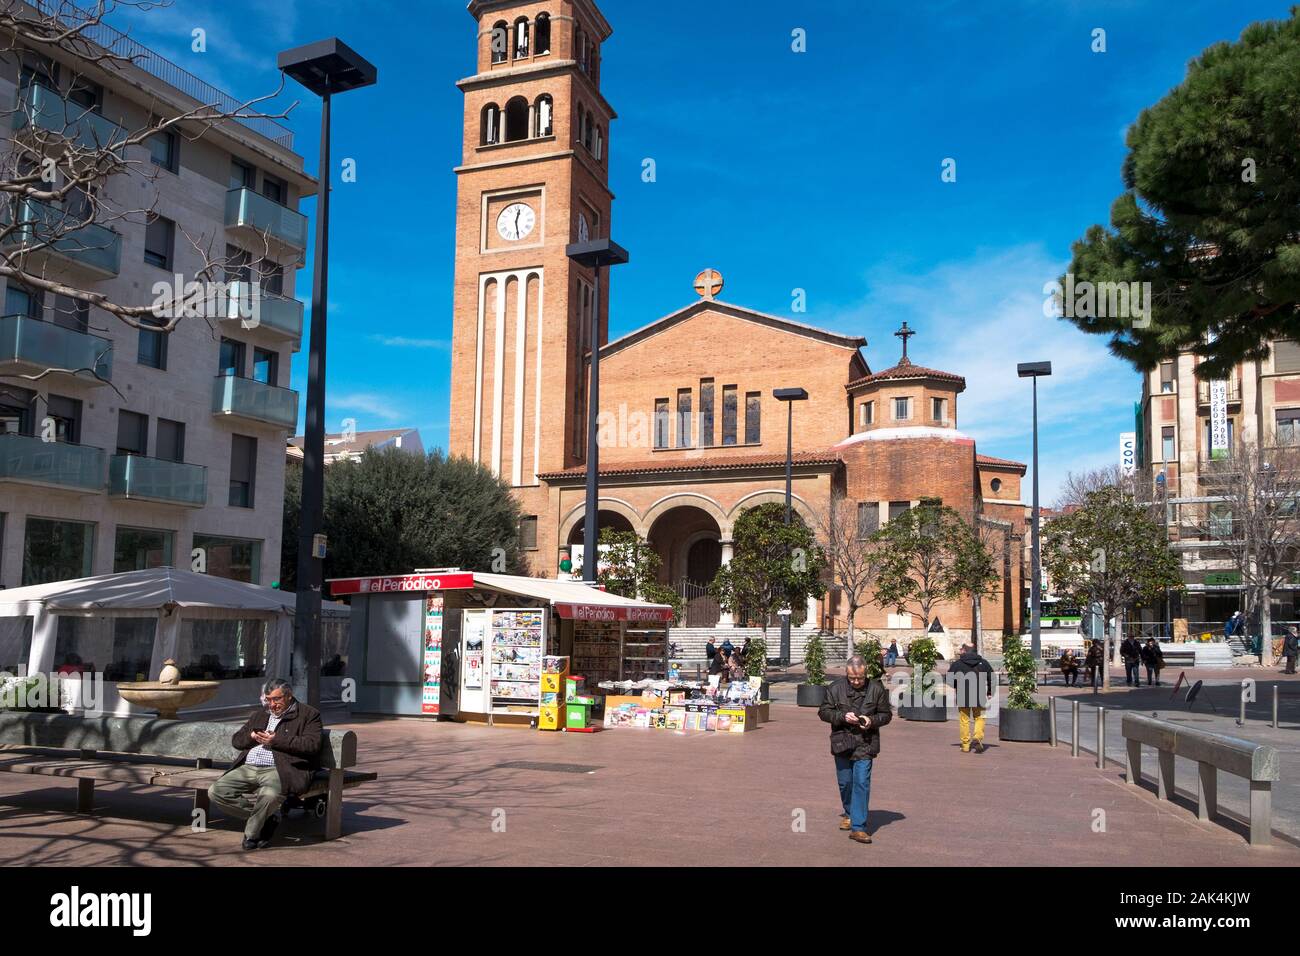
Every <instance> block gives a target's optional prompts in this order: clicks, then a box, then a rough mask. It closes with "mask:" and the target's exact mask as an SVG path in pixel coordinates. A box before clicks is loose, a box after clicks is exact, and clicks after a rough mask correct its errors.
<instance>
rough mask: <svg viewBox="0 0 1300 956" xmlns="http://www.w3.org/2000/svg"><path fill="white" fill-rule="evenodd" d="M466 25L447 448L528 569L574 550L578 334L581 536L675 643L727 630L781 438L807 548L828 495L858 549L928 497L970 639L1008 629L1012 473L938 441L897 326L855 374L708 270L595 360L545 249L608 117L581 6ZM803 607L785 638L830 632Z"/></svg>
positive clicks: (560, 271) (832, 613) (545, 569)
mask: <svg viewBox="0 0 1300 956" xmlns="http://www.w3.org/2000/svg"><path fill="white" fill-rule="evenodd" d="M469 10H470V13H471V15H472V16H473V17H474V18H475V20H476V22H477V24H478V61H477V70H476V72H475V74H474V75H473V76H470V77H467V78H466V79H463V80H461V81H460V83H459V86H460V87H461V89H462V91H463V92H464V96H465V140H464V156H463V160H462V163H461V165H460V166H458V167H457V169H456V174H457V177H458V184H459V188H458V205H457V250H456V279H455V282H456V289H455V305H454V308H455V320H454V337H453V356H452V395H451V432H450V449H449V450H450V452H451V453H452V454H456V455H463V456H466V457H470V458H473V459H475V460H477V461H479V462H481V463H482V464H484V465H485V466H486V467H488V468H490V469H491V470H492V471H493V472H494V473H495V474H497V475H499V476H501V477H502V478H504V479H505V480H506V482H507V483H508V484H509V485H510V486H511V488H512V489H513V493H514V495H515V496H516V498H517V499H518V501H519V503H520V505H521V507H522V509H523V512H524V515H525V518H524V521H523V525H522V527H521V539H522V541H523V544H524V546H525V548H526V554H527V556H528V560H529V563H530V566H531V572H532V573H533V574H536V575H539V576H547V577H551V576H554V575H555V574H556V573H557V572H558V567H559V562H560V560H561V557H562V556H563V555H565V554H570V553H572V552H571V548H572V547H573V546H574V545H580V544H581V541H582V534H583V521H584V506H585V482H586V458H587V455H586V451H587V450H586V447H585V445H586V440H587V431H586V421H587V404H586V399H587V393H586V389H587V374H588V365H589V361H590V351H591V347H592V343H591V341H590V337H591V336H590V334H589V332H588V330H589V329H590V328H591V326H592V320H593V317H595V318H596V320H597V328H598V329H599V332H598V342H597V347H598V348H599V349H600V371H601V390H600V408H599V413H600V414H599V422H600V428H599V436H598V444H599V481H600V514H599V519H598V521H599V525H600V526H601V527H602V528H603V527H614V528H618V529H621V530H632V531H635V532H637V533H638V534H640V535H642V536H643V537H645V538H646V539H647V540H648V541H649V542H650V544H651V545H652V546H653V547H654V548H655V550H656V551H657V552H658V553H659V555H660V557H661V559H662V563H663V569H662V577H663V580H664V582H665V583H668V584H670V585H672V586H673V587H674V588H676V589H677V590H678V591H679V593H681V594H682V595H683V596H684V598H686V600H687V620H686V621H685V622H684V623H685V624H687V625H688V626H706V627H724V628H725V627H728V626H732V625H733V624H734V623H735V622H733V621H732V620H731V619H730V618H729V616H728V615H726V614H723V613H721V612H719V610H718V609H717V607H716V605H714V604H713V603H712V602H711V601H710V600H709V599H708V598H707V596H706V594H705V589H706V587H707V584H708V582H709V581H711V580H712V578H713V576H714V575H715V574H716V572H717V570H718V568H719V567H721V566H722V565H723V564H725V563H726V562H727V561H729V560H730V559H731V556H732V540H731V535H732V529H733V528H734V525H735V522H736V519H737V518H738V517H739V515H740V514H741V513H742V512H743V511H744V510H745V509H747V508H751V507H753V506H754V505H757V504H761V503H764V502H771V501H780V502H783V501H784V496H785V462H786V442H787V426H788V424H789V428H790V440H791V442H792V446H793V456H792V457H793V483H792V488H793V506H794V509H795V511H796V512H797V514H798V516H799V518H800V519H801V520H803V521H804V522H805V523H806V524H808V525H809V526H810V527H814V528H815V527H817V526H818V524H819V523H820V521H821V519H822V516H824V515H825V513H826V509H827V508H828V507H829V505H830V502H831V500H832V498H833V497H834V498H836V499H837V500H841V501H843V502H844V503H845V504H846V505H847V506H849V507H852V508H853V509H854V510H855V512H856V514H857V520H858V523H859V527H860V528H861V529H862V532H863V533H864V534H866V533H869V532H870V531H872V530H874V529H875V528H877V527H879V526H880V525H881V524H882V523H884V522H886V521H888V520H889V518H890V516H891V515H894V514H897V513H898V512H899V511H900V510H901V509H905V508H909V507H914V506H916V505H917V504H919V503H920V501H921V500H922V499H929V498H937V499H940V500H941V501H942V502H943V503H944V504H946V505H949V506H951V507H953V508H955V509H956V510H957V511H959V512H960V513H962V514H963V515H964V516H965V517H966V518H967V519H968V520H970V521H973V522H978V523H979V524H980V525H981V526H982V529H983V531H984V533H985V537H986V540H987V541H988V543H989V545H990V547H991V548H992V550H993V551H994V553H995V555H996V556H999V557H1001V559H1002V569H1003V574H1002V582H1001V584H1000V586H999V590H998V593H997V594H996V595H993V596H991V597H989V598H988V599H987V600H986V601H985V602H984V605H983V608H982V613H983V626H984V629H985V632H986V633H989V632H992V633H999V632H1015V631H1018V629H1019V626H1020V617H1021V611H1020V604H1021V563H1020V551H1021V542H1022V540H1023V536H1024V525H1025V508H1024V505H1023V503H1022V502H1021V501H1020V482H1021V479H1022V478H1023V476H1024V474H1025V466H1024V465H1023V464H1020V463H1019V462H1014V461H1005V460H1001V459H996V458H990V457H987V456H983V455H979V454H977V451H976V446H975V441H974V440H973V439H972V438H970V437H969V436H967V435H965V434H964V433H962V432H961V431H959V430H958V427H957V425H958V399H959V396H960V394H961V392H962V391H963V390H964V389H965V380H964V379H963V378H962V377H961V376H960V375H957V374H954V373H950V372H944V371H939V370H936V369H930V368H925V367H923V366H921V365H917V364H914V363H913V362H912V361H911V359H910V358H909V357H908V355H907V352H908V338H909V337H910V336H911V335H912V334H913V333H912V331H911V330H909V329H907V327H906V324H904V327H903V329H901V330H899V333H897V334H898V335H899V336H900V338H901V339H902V347H901V352H902V358H901V359H900V360H899V361H897V362H895V363H893V364H892V365H890V366H889V367H888V368H885V369H884V370H882V371H879V372H873V371H872V369H871V366H870V365H869V363H868V359H867V354H866V348H867V341H866V339H865V338H864V337H861V336H853V335H845V334H841V333H838V332H831V331H826V330H823V329H818V328H814V327H812V326H809V325H806V324H803V323H801V322H797V321H793V320H791V319H789V318H783V317H780V316H775V315H768V314H765V313H762V312H759V311H756V310H753V309H750V308H747V307H745V306H742V305H736V304H731V303H728V302H725V301H723V300H722V299H721V298H720V295H721V293H722V290H723V279H722V277H721V276H720V275H719V274H718V273H716V272H715V271H713V270H705V271H704V272H702V273H701V274H700V276H699V277H697V280H696V283H695V297H694V299H693V301H690V302H689V304H687V305H686V306H685V307H684V308H680V309H678V310H677V311H674V312H671V313H669V314H667V315H665V316H664V317H663V318H661V319H659V320H657V321H655V322H653V323H651V324H650V325H648V326H645V327H644V328H641V329H638V330H636V331H634V332H632V333H630V334H628V335H624V336H622V337H621V338H618V339H614V340H610V339H609V335H608V328H609V315H608V307H607V302H608V295H607V288H606V289H602V288H601V284H602V282H601V281H600V280H599V279H598V277H597V276H596V275H595V274H594V272H593V270H591V269H588V268H584V267H582V266H579V265H577V264H575V263H574V262H572V261H571V260H570V259H569V258H568V257H567V255H566V251H565V250H566V247H567V246H568V245H569V244H571V243H574V242H579V241H584V240H586V239H597V238H604V237H608V236H609V234H610V233H609V229H610V220H611V211H612V206H613V196H612V194H611V193H610V190H609V186H608V144H609V136H610V125H611V123H612V121H613V120H614V119H615V113H614V110H613V109H612V107H611V106H610V105H609V104H608V103H607V102H606V100H605V99H604V97H603V95H602V94H601V91H600V72H601V59H602V53H601V48H602V45H603V43H604V42H605V41H606V40H607V39H608V37H609V36H610V33H611V28H610V25H609V24H608V22H607V21H606V20H605V18H604V17H603V16H602V14H601V13H600V11H599V10H598V9H597V7H596V6H595V4H594V3H592V2H590V0H546V2H518V0H513V2H511V0H475V2H473V3H471V4H470V5H469ZM604 284H605V285H606V286H607V284H608V273H607V272H606V275H605V277H604ZM683 286H685V283H683ZM701 343H708V344H707V347H701ZM891 351H892V349H891ZM782 388H802V389H804V390H805V391H806V392H807V394H808V398H807V399H806V400H804V401H799V402H797V403H794V404H793V413H792V416H791V417H789V418H788V415H789V406H788V404H787V403H784V402H780V401H778V400H777V399H776V398H774V397H773V394H772V393H773V391H774V390H776V389H782ZM803 610H804V611H805V614H806V617H807V621H808V623H809V624H815V625H817V626H820V627H823V628H826V629H833V630H842V629H843V628H844V627H845V625H846V623H847V621H846V620H845V613H846V612H845V609H844V602H843V600H842V599H841V597H840V596H839V595H838V594H837V593H836V592H835V591H834V590H833V589H832V590H831V591H830V592H828V594H827V597H826V598H825V599H823V600H821V601H815V602H810V606H809V607H808V608H807V609H803ZM938 616H939V618H940V620H941V621H942V622H943V624H944V625H945V627H947V628H948V630H949V631H950V632H952V633H954V634H960V633H961V632H963V631H966V632H968V631H969V628H970V626H971V620H972V616H973V615H972V608H971V607H970V606H969V602H965V603H964V604H958V605H955V606H951V607H946V606H945V607H940V608H939V609H938ZM855 623H856V624H857V625H858V626H859V627H865V628H870V629H872V630H875V631H877V632H880V633H882V634H885V633H887V632H892V633H894V634H896V635H897V636H899V637H902V638H904V639H906V638H907V637H908V636H910V635H911V634H913V633H915V629H916V628H917V627H919V625H920V620H919V618H916V617H913V616H910V615H906V614H904V615H899V614H896V613H894V609H882V608H879V607H869V608H863V609H861V610H859V612H858V616H857V620H856V622H855Z"/></svg>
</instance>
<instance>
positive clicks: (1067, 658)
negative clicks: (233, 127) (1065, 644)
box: [1057, 648, 1079, 687]
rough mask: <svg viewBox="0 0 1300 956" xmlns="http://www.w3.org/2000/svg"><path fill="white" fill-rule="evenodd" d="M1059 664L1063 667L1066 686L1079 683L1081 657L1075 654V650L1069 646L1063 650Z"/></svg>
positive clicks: (1062, 672)
mask: <svg viewBox="0 0 1300 956" xmlns="http://www.w3.org/2000/svg"><path fill="white" fill-rule="evenodd" d="M1057 666H1058V667H1060V668H1061V676H1062V677H1064V678H1065V686H1066V687H1070V686H1072V685H1075V684H1078V683H1079V659H1078V658H1077V657H1075V656H1074V651H1072V650H1070V649H1069V648H1066V649H1065V650H1064V651H1062V652H1061V660H1060V662H1059V663H1058V665H1057Z"/></svg>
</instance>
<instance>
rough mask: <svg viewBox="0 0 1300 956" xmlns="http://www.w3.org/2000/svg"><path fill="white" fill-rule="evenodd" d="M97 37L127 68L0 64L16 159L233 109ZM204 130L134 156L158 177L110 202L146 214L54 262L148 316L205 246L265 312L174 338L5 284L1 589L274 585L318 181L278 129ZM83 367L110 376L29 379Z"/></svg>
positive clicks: (162, 138) (257, 124)
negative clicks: (162, 572) (121, 582)
mask: <svg viewBox="0 0 1300 956" xmlns="http://www.w3.org/2000/svg"><path fill="white" fill-rule="evenodd" d="M45 6H48V4H46V5H45ZM88 36H89V38H90V39H92V40H93V41H94V42H95V43H97V44H99V45H101V46H102V47H104V48H106V49H111V50H112V51H113V52H115V53H118V54H131V55H133V56H135V57H136V59H135V61H134V63H130V64H128V63H121V62H118V63H108V62H104V63H98V64H97V63H91V62H89V61H85V60H81V59H79V58H77V57H74V56H61V55H60V54H59V53H58V52H57V51H51V50H45V49H43V50H41V51H40V52H37V51H35V50H22V49H19V50H18V51H17V52H16V53H14V54H10V55H7V56H4V57H3V58H0V104H3V105H6V106H11V109H12V115H13V122H12V123H10V124H5V125H6V126H7V127H9V128H8V129H6V131H5V133H4V136H5V138H6V140H7V142H6V143H5V148H6V149H13V147H14V143H15V140H16V139H17V138H20V137H24V136H29V137H30V136H33V135H37V134H42V135H43V137H44V138H45V139H46V140H49V139H51V138H53V137H58V136H64V137H69V138H74V139H78V140H80V141H82V142H88V141H89V142H94V143H97V144H104V143H108V142H113V141H115V137H116V139H117V140H120V138H121V133H120V131H121V130H123V129H124V130H127V131H132V132H133V131H136V130H140V129H142V128H144V127H146V126H147V125H148V124H149V121H150V117H151V116H161V117H167V116H176V115H180V114H181V113H183V112H185V111H187V110H192V109H194V108H196V107H198V106H199V105H201V104H210V103H220V104H226V107H225V108H227V109H230V108H233V106H234V105H235V104H237V103H239V102H240V100H237V99H236V98H235V97H233V96H231V95H229V94H226V93H223V92H221V91H219V90H216V89H214V88H212V87H210V86H209V85H207V84H206V83H204V82H202V81H201V80H199V79H198V78H197V77H195V76H193V75H191V74H189V73H188V72H186V71H185V70H184V69H182V68H180V67H179V66H177V65H176V64H173V63H169V62H168V61H166V60H164V59H163V58H162V57H160V56H158V54H156V53H154V52H152V51H150V50H147V49H145V48H143V47H142V46H140V45H139V44H138V43H136V42H135V41H133V40H131V39H129V38H128V37H126V36H125V35H123V34H121V33H119V32H117V31H116V30H113V29H111V28H110V27H108V26H107V25H103V24H101V25H97V26H94V27H93V28H91V30H90V31H88ZM10 39H11V38H10V37H5V38H4V40H6V41H8V40H10ZM6 45H7V44H6ZM257 92H261V91H255V92H249V93H248V95H250V96H251V95H256V93H257ZM200 129H201V127H199V126H197V125H190V126H189V127H186V128H185V129H184V130H183V131H182V133H181V134H180V135H177V134H176V133H174V132H171V133H163V134H159V135H156V136H154V137H153V138H152V139H151V140H150V141H149V142H148V144H147V145H141V146H130V147H126V154H127V156H126V158H127V159H129V160H135V161H138V162H139V163H140V164H142V168H144V169H145V170H147V171H148V173H147V175H146V178H145V179H144V180H143V181H142V179H141V177H139V176H137V175H121V176H114V177H111V178H110V179H109V180H108V181H107V182H105V183H104V184H103V185H102V190H103V195H104V196H106V197H107V198H108V200H111V201H112V202H113V203H114V204H115V205H116V206H117V207H118V208H124V209H141V210H147V211H148V212H147V213H145V214H142V215H139V216H133V217H132V216H129V217H127V218H126V219H125V220H117V221H113V222H111V223H110V224H108V225H100V224H98V223H94V224H90V225H87V226H85V227H84V228H83V229H82V230H81V231H80V233H81V234H80V235H79V236H78V238H81V239H83V240H84V241H80V242H63V241H60V242H59V243H58V244H57V245H56V246H55V247H54V248H51V249H48V250H46V251H45V252H44V253H43V262H42V264H41V266H40V269H41V270H42V274H44V275H45V276H47V277H50V278H59V279H62V280H64V281H65V282H66V283H67V284H69V285H71V286H73V287H75V288H78V289H85V290H91V291H96V292H102V293H103V294H104V295H105V296H106V297H107V298H108V299H110V300H111V301H115V302H121V303H124V304H131V305H139V304H147V303H149V302H151V301H153V295H152V294H151V290H153V289H155V288H156V284H157V283H159V282H165V283H169V284H170V283H172V282H174V281H177V280H178V279H179V281H182V282H183V281H187V280H188V279H190V278H191V277H193V275H194V274H195V272H196V271H197V270H199V269H200V268H202V265H203V261H204V260H203V257H202V256H201V255H200V253H199V251H198V250H196V248H195V244H196V243H197V244H198V245H199V246H200V247H203V246H210V247H211V248H213V249H215V250H217V255H218V256H220V255H221V252H222V251H224V256H222V258H224V259H226V260H227V265H226V268H225V277H224V278H225V280H226V281H229V282H231V283H232V286H231V290H232V292H236V293H237V290H238V289H239V287H240V286H241V285H243V284H249V285H250V286H256V285H258V284H260V287H261V298H260V302H259V304H260V315H259V316H258V319H257V321H256V322H255V323H251V322H249V321H248V320H247V317H246V316H243V317H241V316H240V314H239V313H238V311H237V310H236V309H235V308H234V307H233V306H232V307H231V308H230V310H229V313H228V314H229V316H230V317H229V318H227V317H225V314H223V315H220V316H215V317H212V318H204V317H199V318H185V319H182V320H181V322H180V323H179V325H177V326H176V328H175V329H174V330H173V331H172V332H170V333H169V334H162V333H160V332H155V331H151V330H147V329H145V330H139V329H135V328H132V327H130V326H128V325H127V324H125V323H123V322H121V321H120V320H118V319H117V318H116V317H114V316H112V315H110V314H108V313H106V312H103V311H102V310H99V309H96V308H94V307H90V308H86V307H84V306H79V305H78V304H76V303H75V302H74V301H73V300H71V299H67V298H65V297H63V296H49V295H37V294H33V292H32V291H30V290H28V289H25V288H23V286H22V285H21V284H19V283H17V282H13V281H11V282H9V283H7V286H6V287H5V288H4V289H2V290H0V295H3V296H4V310H3V317H0V585H3V586H4V587H17V586H22V585H28V584H37V583H43V582H47V581H54V580H62V579H67V578H76V577H81V576H85V575H89V574H100V573H107V572H114V571H129V570H136V569H142V568H147V567H156V566H163V565H171V566H176V567H184V568H193V569H195V570H204V571H206V572H207V573H209V574H215V575H221V576H224V577H229V578H234V579H238V580H242V581H248V582H253V583H257V584H262V585H269V584H270V583H271V582H272V581H274V580H275V579H276V578H277V577H278V574H279V567H280V544H281V542H280V533H281V532H280V528H281V511H282V505H283V490H284V469H285V454H284V448H285V441H286V438H287V437H288V436H291V435H293V434H294V433H295V431H296V427H297V423H298V394H297V393H296V392H295V391H293V390H292V389H291V388H290V387H289V386H290V381H289V378H290V361H291V358H292V355H293V353H294V352H296V351H298V349H299V347H300V343H301V338H302V324H303V306H302V304H301V303H300V302H298V301H296V300H295V299H294V285H295V274H296V270H297V269H298V268H299V267H300V266H301V265H302V264H303V262H304V250H305V247H306V242H307V221H306V219H305V217H304V216H302V215H301V214H300V213H299V212H297V206H298V203H299V201H300V200H301V199H302V198H303V197H305V196H310V195H312V194H313V193H314V192H315V189H316V182H315V180H314V179H313V178H312V177H310V176H308V175H306V174H305V173H304V172H303V161H302V157H301V156H299V155H298V154H297V153H295V152H294V151H293V138H292V133H291V132H290V131H289V130H288V129H287V128H285V127H283V126H282V125H280V124H277V123H275V122H272V121H270V120H267V119H254V118H250V119H247V120H242V121H233V120H230V121H224V122H222V123H220V124H219V125H217V126H214V127H212V128H210V129H208V130H207V131H206V132H205V133H204V134H203V136H202V137H201V138H198V139H192V138H190V137H191V136H192V135H193V134H196V133H198V132H199V131H200ZM7 214H8V215H17V216H19V217H20V219H19V221H20V222H24V223H25V222H27V221H29V220H33V219H40V218H41V217H44V216H47V215H51V214H53V215H61V214H62V213H61V212H60V211H59V210H57V209H56V210H43V209H35V210H34V209H33V207H32V200H29V199H23V200H21V201H20V202H19V203H18V204H17V208H16V210H15V209H12V208H11V209H10V210H8V212H7ZM232 302H233V300H232ZM250 326H251V327H250ZM82 367H93V368H95V370H96V372H97V373H98V376H96V375H91V374H89V373H87V372H79V373H75V374H67V373H57V374H50V375H46V376H45V377H43V378H40V379H39V380H33V379H32V378H30V377H28V378H24V377H22V376H24V375H26V376H32V375H35V374H39V373H40V372H41V371H43V370H45V369H49V368H61V369H77V368H82Z"/></svg>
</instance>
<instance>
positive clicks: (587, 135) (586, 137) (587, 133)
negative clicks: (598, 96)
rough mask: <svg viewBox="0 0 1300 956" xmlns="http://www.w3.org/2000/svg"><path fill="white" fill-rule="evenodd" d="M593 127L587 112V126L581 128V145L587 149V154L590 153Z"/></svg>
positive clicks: (593, 124) (589, 114)
mask: <svg viewBox="0 0 1300 956" xmlns="http://www.w3.org/2000/svg"><path fill="white" fill-rule="evenodd" d="M595 125H596V124H595V123H594V122H593V121H592V118H591V113H590V112H588V113H587V125H586V126H585V127H584V128H583V131H582V145H583V146H586V147H587V151H588V152H590V151H591V137H592V135H593V130H594V128H595Z"/></svg>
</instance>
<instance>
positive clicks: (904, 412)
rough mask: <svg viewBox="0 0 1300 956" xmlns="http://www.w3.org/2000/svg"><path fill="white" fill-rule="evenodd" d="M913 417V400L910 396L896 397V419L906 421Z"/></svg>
mask: <svg viewBox="0 0 1300 956" xmlns="http://www.w3.org/2000/svg"><path fill="white" fill-rule="evenodd" d="M911 417H912V400H911V399H910V398H896V399H894V421H896V422H905V421H908V420H909V419H910V418H911Z"/></svg>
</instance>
